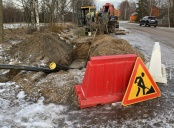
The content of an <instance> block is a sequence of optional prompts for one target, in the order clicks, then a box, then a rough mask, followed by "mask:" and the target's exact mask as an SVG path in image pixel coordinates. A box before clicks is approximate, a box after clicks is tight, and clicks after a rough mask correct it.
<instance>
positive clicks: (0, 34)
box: [0, 0, 4, 43]
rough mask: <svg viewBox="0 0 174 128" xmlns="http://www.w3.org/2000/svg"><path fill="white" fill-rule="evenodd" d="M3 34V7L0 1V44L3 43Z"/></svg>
mask: <svg viewBox="0 0 174 128" xmlns="http://www.w3.org/2000/svg"><path fill="white" fill-rule="evenodd" d="M3 39H4V32H3V6H2V0H0V43H3Z"/></svg>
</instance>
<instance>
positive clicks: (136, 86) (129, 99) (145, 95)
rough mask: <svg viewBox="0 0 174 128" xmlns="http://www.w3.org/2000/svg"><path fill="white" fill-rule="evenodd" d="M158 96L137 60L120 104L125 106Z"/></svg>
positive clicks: (159, 94)
mask: <svg viewBox="0 0 174 128" xmlns="http://www.w3.org/2000/svg"><path fill="white" fill-rule="evenodd" d="M160 96H161V92H160V90H159V88H158V86H157V85H156V83H155V82H154V80H153V78H152V76H151V75H150V73H149V71H148V70H147V68H146V67H145V65H144V63H143V61H142V60H141V59H140V58H137V60H136V62H135V66H134V69H133V72H132V75H131V77H130V81H129V84H128V87H127V90H126V93H125V95H124V97H123V101H122V104H123V105H124V106H126V105H130V104H134V103H137V102H141V101H145V100H149V99H153V98H156V97H160Z"/></svg>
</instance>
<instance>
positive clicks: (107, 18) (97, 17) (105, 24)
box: [78, 3, 119, 34]
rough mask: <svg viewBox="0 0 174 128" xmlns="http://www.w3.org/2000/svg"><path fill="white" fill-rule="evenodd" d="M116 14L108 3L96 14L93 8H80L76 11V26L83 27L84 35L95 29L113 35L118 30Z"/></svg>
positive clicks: (117, 15)
mask: <svg viewBox="0 0 174 128" xmlns="http://www.w3.org/2000/svg"><path fill="white" fill-rule="evenodd" d="M117 12H118V10H116V9H115V8H114V6H113V5H112V4H110V3H106V4H105V5H103V7H102V9H101V10H100V11H98V12H96V7H95V6H82V7H81V8H80V9H79V11H78V26H79V27H83V26H85V34H88V33H89V32H93V31H94V30H95V29H97V30H99V31H100V32H101V31H102V32H104V33H107V34H109V33H115V32H116V30H118V28H119V21H118V17H119V14H118V13H117Z"/></svg>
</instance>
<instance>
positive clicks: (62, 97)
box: [7, 31, 144, 105]
mask: <svg viewBox="0 0 174 128" xmlns="http://www.w3.org/2000/svg"><path fill="white" fill-rule="evenodd" d="M70 35H71V36H72V35H74V36H73V37H70ZM7 54H8V55H9V56H8V57H9V59H10V58H14V60H15V63H16V64H20V65H31V66H32V65H34V66H44V67H46V66H48V64H49V63H50V62H52V61H54V62H55V63H57V64H61V65H66V66H69V65H71V63H72V62H73V61H74V60H76V59H83V60H88V59H89V58H90V57H91V56H103V55H118V54H136V55H137V56H140V57H141V58H142V59H143V60H144V56H143V54H142V53H140V52H139V51H138V50H136V49H135V48H133V47H132V46H131V45H130V44H129V43H128V42H127V41H125V40H123V39H117V38H116V39H115V38H113V37H112V36H110V35H100V36H97V37H96V38H95V39H94V40H93V38H92V37H87V36H86V37H77V36H76V35H75V34H74V31H70V32H64V33H61V34H58V33H55V32H39V33H37V32H36V33H33V34H32V35H30V36H29V37H28V38H25V39H23V40H22V41H21V42H20V43H17V44H14V45H12V47H11V48H10V50H8V52H7ZM84 73H85V68H83V69H82V70H79V69H71V70H68V71H63V70H61V71H59V72H56V73H50V74H45V73H43V72H31V71H20V72H19V71H18V72H14V71H13V72H12V71H10V72H9V73H7V74H8V78H9V79H10V80H11V81H14V82H16V83H17V84H18V85H19V86H20V88H21V90H23V91H24V92H25V93H26V97H25V99H26V100H30V101H33V102H37V100H38V99H39V98H40V97H44V98H45V100H44V102H45V103H47V104H48V103H61V104H67V103H68V104H73V105H77V99H76V95H75V93H74V85H76V84H80V83H82V80H83V76H84Z"/></svg>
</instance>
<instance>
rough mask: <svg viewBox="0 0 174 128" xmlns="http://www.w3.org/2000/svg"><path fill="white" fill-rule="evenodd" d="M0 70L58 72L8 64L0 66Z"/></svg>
mask: <svg viewBox="0 0 174 128" xmlns="http://www.w3.org/2000/svg"><path fill="white" fill-rule="evenodd" d="M0 69H15V70H27V71H36V72H40V71H41V72H45V73H51V72H56V71H59V70H60V69H54V70H51V69H49V68H43V67H34V66H19V65H8V64H0Z"/></svg>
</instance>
